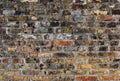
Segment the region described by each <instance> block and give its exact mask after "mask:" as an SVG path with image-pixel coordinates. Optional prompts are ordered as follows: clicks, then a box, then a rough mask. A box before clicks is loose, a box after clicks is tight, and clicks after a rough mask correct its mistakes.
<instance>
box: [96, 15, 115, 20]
mask: <svg viewBox="0 0 120 81" xmlns="http://www.w3.org/2000/svg"><path fill="white" fill-rule="evenodd" d="M96 19H97V20H100V21H114V20H115V19H114V17H113V16H97V17H96Z"/></svg>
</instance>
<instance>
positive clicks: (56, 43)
mask: <svg viewBox="0 0 120 81" xmlns="http://www.w3.org/2000/svg"><path fill="white" fill-rule="evenodd" d="M52 45H53V46H71V45H73V42H72V41H64V40H56V41H53V42H52Z"/></svg>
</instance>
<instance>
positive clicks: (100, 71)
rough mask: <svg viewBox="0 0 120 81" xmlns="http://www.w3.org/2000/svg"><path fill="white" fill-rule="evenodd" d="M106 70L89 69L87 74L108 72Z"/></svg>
mask: <svg viewBox="0 0 120 81" xmlns="http://www.w3.org/2000/svg"><path fill="white" fill-rule="evenodd" d="M108 73H109V71H108V70H91V71H90V72H89V74H108Z"/></svg>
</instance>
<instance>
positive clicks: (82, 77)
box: [76, 76, 97, 81]
mask: <svg viewBox="0 0 120 81" xmlns="http://www.w3.org/2000/svg"><path fill="white" fill-rule="evenodd" d="M76 80H82V81H89V80H92V81H96V80H97V77H96V76H78V77H76Z"/></svg>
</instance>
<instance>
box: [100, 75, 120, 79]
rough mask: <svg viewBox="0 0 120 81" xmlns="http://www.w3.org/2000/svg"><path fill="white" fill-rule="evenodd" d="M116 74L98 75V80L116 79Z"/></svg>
mask: <svg viewBox="0 0 120 81" xmlns="http://www.w3.org/2000/svg"><path fill="white" fill-rule="evenodd" d="M118 79H119V77H118V76H110V75H108V76H99V80H118Z"/></svg>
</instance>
